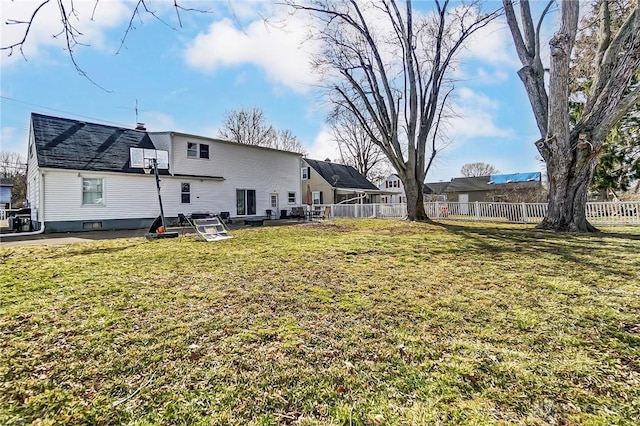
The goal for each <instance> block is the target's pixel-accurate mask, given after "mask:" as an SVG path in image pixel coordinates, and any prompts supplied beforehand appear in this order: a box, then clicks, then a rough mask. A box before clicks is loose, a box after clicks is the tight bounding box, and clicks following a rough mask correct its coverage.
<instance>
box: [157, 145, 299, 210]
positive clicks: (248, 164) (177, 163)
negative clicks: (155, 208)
mask: <svg viewBox="0 0 640 426" xmlns="http://www.w3.org/2000/svg"><path fill="white" fill-rule="evenodd" d="M187 142H196V143H207V144H209V159H201V158H188V157H187ZM171 157H172V163H171V164H172V166H171V168H172V173H174V174H183V175H207V176H220V177H222V178H224V181H222V182H215V181H208V180H204V179H203V180H202V181H201V180H200V179H198V178H186V177H183V178H180V177H178V176H175V177H174V178H173V179H172V180H174V179H175V180H176V186H175V189H172V194H175V195H172V196H171V201H170V200H169V199H168V200H167V203H165V206H167V207H165V211H166V214H167V215H169V216H173V215H175V214H177V213H178V212H182V213H193V212H198V211H204V212H215V213H218V212H220V211H228V212H230V213H231V216H236V189H255V190H256V214H257V215H258V216H264V215H265V214H266V210H267V209H270V208H271V205H270V195H271V194H272V193H277V194H278V199H279V203H280V206H279V209H285V208H287V207H288V204H287V194H288V193H289V192H295V193H296V199H297V200H300V156H299V155H298V154H294V153H289V152H283V151H276V150H270V149H264V148H259V147H253V146H248V145H240V144H234V143H229V142H222V141H217V140H212V139H206V138H198V137H195V136H194V137H192V136H186V135H179V134H178V135H174V136H173V148H172V151H171ZM180 182H191V205H184V204H180V185H179V183H180ZM163 201H164V198H163ZM174 212H175V213H174Z"/></svg>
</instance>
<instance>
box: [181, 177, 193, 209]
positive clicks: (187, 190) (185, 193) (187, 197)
mask: <svg viewBox="0 0 640 426" xmlns="http://www.w3.org/2000/svg"><path fill="white" fill-rule="evenodd" d="M180 202H181V203H182V204H191V184H190V183H189V182H182V183H181V184H180Z"/></svg>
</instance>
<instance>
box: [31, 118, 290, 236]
mask: <svg viewBox="0 0 640 426" xmlns="http://www.w3.org/2000/svg"><path fill="white" fill-rule="evenodd" d="M132 147H133V148H147V149H158V150H166V151H168V156H169V168H168V170H160V178H161V195H162V201H163V206H164V213H165V216H166V217H167V218H169V220H171V218H176V217H177V216H178V213H183V214H191V213H205V212H206V213H220V212H229V213H230V216H231V217H252V216H266V215H267V212H268V211H271V212H272V213H273V214H277V212H279V211H280V210H287V209H290V208H291V207H293V206H295V205H300V204H301V181H300V158H301V156H300V154H297V153H293V152H288V151H280V150H275V149H271V148H264V147H258V146H250V145H241V144H237V143H234V142H228V141H223V140H219V139H211V138H206V137H203V136H196V135H189V134H185V133H178V132H146V131H145V130H132V129H122V128H118V127H114V126H106V125H103V124H95V123H87V122H83V121H79V120H73V119H66V118H58V117H50V116H45V115H40V114H35V113H34V114H32V115H31V131H30V140H29V152H28V166H27V179H28V180H27V198H28V200H29V204H30V206H31V208H32V219H33V220H34V221H35V222H37V224H38V225H37V226H40V227H41V226H42V225H43V224H44V226H45V230H46V232H66V231H80V230H91V229H135V228H143V227H147V226H149V225H150V224H151V222H152V220H153V219H154V218H155V217H156V216H158V214H159V205H158V197H157V192H156V183H155V179H154V176H153V174H145V171H144V170H142V169H139V168H132V167H131V166H130V158H129V151H130V148H132Z"/></svg>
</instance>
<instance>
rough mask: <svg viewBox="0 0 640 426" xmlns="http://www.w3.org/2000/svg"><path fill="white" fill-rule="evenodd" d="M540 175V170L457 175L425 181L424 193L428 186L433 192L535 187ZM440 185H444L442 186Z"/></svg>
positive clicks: (539, 181) (539, 180)
mask: <svg viewBox="0 0 640 426" xmlns="http://www.w3.org/2000/svg"><path fill="white" fill-rule="evenodd" d="M541 177H542V174H541V173H540V172H532V173H514V174H509V175H486V176H474V177H458V178H453V179H451V182H435V183H425V184H424V187H425V190H424V192H425V194H429V193H430V192H427V188H430V189H431V190H432V191H433V193H435V194H441V193H443V192H474V191H496V190H504V189H516V188H519V189H524V188H535V187H538V186H539V185H540V183H541V180H542V179H541ZM440 185H445V186H444V188H443V187H441V186H440Z"/></svg>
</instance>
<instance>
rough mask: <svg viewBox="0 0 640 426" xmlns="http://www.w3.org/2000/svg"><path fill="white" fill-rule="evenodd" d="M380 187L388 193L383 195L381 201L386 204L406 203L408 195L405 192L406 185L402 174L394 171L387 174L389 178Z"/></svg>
mask: <svg viewBox="0 0 640 426" xmlns="http://www.w3.org/2000/svg"><path fill="white" fill-rule="evenodd" d="M380 189H381V190H383V191H385V192H386V193H387V194H386V195H383V196H382V199H381V201H382V202H383V203H385V204H399V203H405V202H406V201H407V197H406V196H405V194H404V185H403V184H402V180H401V179H400V176H398V175H397V174H395V173H393V174H390V175H389V176H387V178H386V179H385V180H384V182H382V184H381V185H380Z"/></svg>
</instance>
